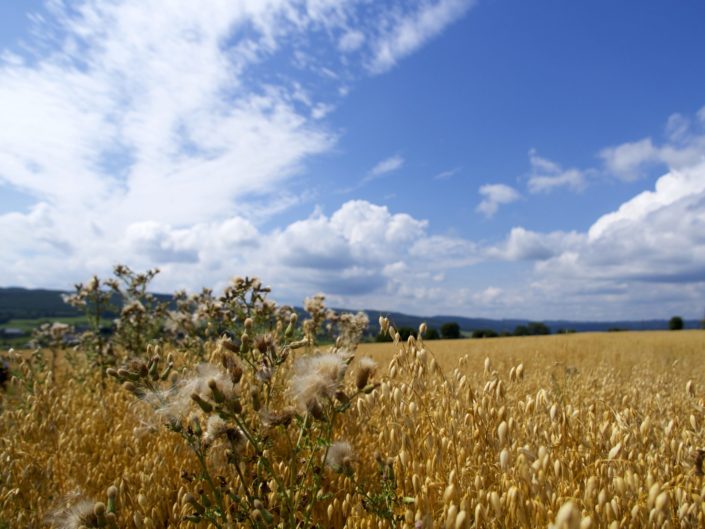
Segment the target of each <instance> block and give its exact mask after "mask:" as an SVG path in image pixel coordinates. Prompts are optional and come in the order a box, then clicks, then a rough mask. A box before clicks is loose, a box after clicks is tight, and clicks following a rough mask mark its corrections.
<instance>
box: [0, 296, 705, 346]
mask: <svg viewBox="0 0 705 529" xmlns="http://www.w3.org/2000/svg"><path fill="white" fill-rule="evenodd" d="M62 294H64V292H62V291H60V290H48V289H26V288H17V287H10V288H0V323H3V322H6V321H8V320H10V319H30V318H31V319H35V318H60V317H71V316H79V315H80V313H79V312H78V311H77V310H76V309H74V308H73V307H71V306H69V305H67V304H66V303H64V301H63V299H62V297H61V296H62ZM156 295H157V296H158V297H159V298H160V299H162V300H165V301H168V300H171V296H170V295H167V294H156ZM297 310H298V311H300V312H303V311H302V310H301V309H299V308H298V307H297ZM336 310H343V311H344V310H348V309H336ZM364 312H366V313H367V314H368V316H369V317H370V333H371V334H377V333H378V332H379V324H378V320H379V316H380V315H384V316H387V317H388V318H389V319H390V320H391V321H392V323H393V324H394V325H395V326H396V327H397V328H399V327H413V328H418V326H419V325H420V324H421V323H422V322H426V323H427V325H428V326H429V327H433V328H436V329H440V327H441V325H443V324H444V323H449V322H456V323H457V324H458V325H459V326H460V328H461V329H462V330H463V331H465V332H472V331H474V330H477V329H491V330H493V331H495V332H498V333H501V332H512V331H513V330H514V329H515V328H516V327H517V326H518V325H526V324H527V323H528V322H529V321H531V320H528V319H502V320H495V319H489V318H468V317H464V316H445V315H441V316H430V317H421V316H414V315H410V314H403V313H401V312H384V311H379V310H365V311H364ZM543 323H545V324H546V325H547V326H548V327H549V328H550V329H551V332H552V333H555V332H556V331H558V330H560V329H570V330H572V331H575V332H591V331H593V332H594V331H607V330H615V329H619V330H634V331H644V330H659V329H668V321H667V320H624V321H569V320H543ZM699 327H700V322H699V321H697V320H686V321H685V328H686V329H696V328H699Z"/></svg>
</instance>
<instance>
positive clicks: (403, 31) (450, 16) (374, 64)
mask: <svg viewBox="0 0 705 529" xmlns="http://www.w3.org/2000/svg"><path fill="white" fill-rule="evenodd" d="M474 4H475V2H474V0H439V1H437V2H426V3H423V4H421V5H420V6H419V8H418V9H417V10H415V11H414V12H413V13H411V14H404V15H401V16H399V14H398V13H396V12H394V11H390V12H389V14H388V16H387V17H386V20H385V21H384V24H383V26H388V27H390V28H391V29H390V30H389V31H384V34H383V36H382V37H381V38H379V39H378V40H377V41H376V42H375V43H374V45H373V46H372V49H373V56H372V59H371V61H370V62H369V64H368V68H369V69H370V71H371V72H373V73H382V72H385V71H387V70H389V69H390V68H392V67H394V65H395V64H397V62H398V61H399V60H401V59H403V58H404V57H406V56H407V55H409V54H410V53H412V52H414V51H415V50H416V49H417V48H419V47H421V46H422V45H423V44H425V43H426V42H427V41H428V40H429V39H432V38H433V37H435V36H436V35H438V34H439V33H440V32H441V31H443V29H445V28H446V26H448V25H449V24H451V23H452V22H453V21H455V20H457V19H458V18H460V17H461V16H462V15H463V14H465V12H466V11H467V10H468V9H470V8H471V7H472V6H473V5H474Z"/></svg>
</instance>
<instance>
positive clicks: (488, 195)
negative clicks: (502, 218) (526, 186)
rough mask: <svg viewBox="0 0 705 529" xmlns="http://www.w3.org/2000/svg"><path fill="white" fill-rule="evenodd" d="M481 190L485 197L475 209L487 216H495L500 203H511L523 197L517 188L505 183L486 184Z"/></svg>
mask: <svg viewBox="0 0 705 529" xmlns="http://www.w3.org/2000/svg"><path fill="white" fill-rule="evenodd" d="M479 192H480V195H482V196H483V199H482V201H481V202H480V204H478V206H477V208H475V209H476V211H477V212H479V213H482V214H483V215H485V216H486V217H487V218H490V217H493V216H494V214H495V213H497V210H498V209H499V206H500V205H503V204H511V203H512V202H516V201H517V200H519V199H520V198H521V195H520V194H519V192H518V191H517V190H516V189H514V188H513V187H510V186H508V185H505V184H485V185H483V186H482V187H480V191H479Z"/></svg>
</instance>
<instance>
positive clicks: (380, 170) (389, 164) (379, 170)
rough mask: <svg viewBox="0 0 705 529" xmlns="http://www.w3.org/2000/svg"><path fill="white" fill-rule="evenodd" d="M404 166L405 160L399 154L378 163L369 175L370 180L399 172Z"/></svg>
mask: <svg viewBox="0 0 705 529" xmlns="http://www.w3.org/2000/svg"><path fill="white" fill-rule="evenodd" d="M403 166H404V158H403V157H402V156H400V155H398V154H395V155H394V156H390V157H389V158H385V159H384V160H382V161H380V162H379V163H377V164H376V165H375V166H374V167H373V168H372V169H370V172H369V174H368V178H375V177H378V176H382V175H384V174H387V173H392V172H394V171H398V170H399V169H401V168H402V167H403Z"/></svg>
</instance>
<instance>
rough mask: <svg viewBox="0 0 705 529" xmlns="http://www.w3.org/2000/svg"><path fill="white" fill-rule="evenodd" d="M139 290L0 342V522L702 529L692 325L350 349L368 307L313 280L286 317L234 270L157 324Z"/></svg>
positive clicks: (94, 292)
mask: <svg viewBox="0 0 705 529" xmlns="http://www.w3.org/2000/svg"><path fill="white" fill-rule="evenodd" d="M139 277H140V276H135V277H133V278H132V279H131V282H130V283H129V286H130V288H132V287H134V286H135V285H134V284H135V283H138V284H139V281H135V280H134V279H135V278H137V279H139ZM238 281H239V282H238ZM145 283H146V282H145ZM101 285H103V283H101V282H100V281H99V280H97V279H96V280H95V282H94V281H89V282H88V284H87V285H85V286H83V285H79V288H78V291H77V294H76V298H75V299H73V300H71V301H72V302H74V303H76V304H77V305H80V304H81V303H83V304H84V306H85V307H86V308H87V309H88V310H87V312H88V313H89V314H90V313H91V311H92V308H95V306H99V305H100V303H102V302H105V301H106V299H107V298H105V297H104V298H100V297H99V296H100V295H102V294H104V293H106V292H108V291H107V290H106V291H102V290H101V288H102V287H101ZM108 287H110V288H112V286H111V285H110V284H109V283H108ZM116 288H117V287H116ZM134 292H136V293H135V294H134V297H133V299H132V300H131V301H130V303H126V304H125V305H124V307H123V310H122V312H121V317H120V321H119V322H118V324H117V329H116V332H115V334H114V335H113V338H111V339H110V341H108V339H107V338H105V337H103V336H102V335H101V334H100V333H93V334H90V333H89V334H87V335H85V336H82V338H81V342H80V345H79V346H78V347H73V348H66V347H63V346H62V344H63V343H64V342H62V341H61V340H59V338H60V337H61V336H62V335H63V334H64V333H66V332H68V329H66V328H62V327H54V328H46V329H44V335H43V336H44V338H43V339H44V341H43V342H42V343H43V344H44V345H43V348H42V349H38V350H37V351H36V352H34V353H33V352H31V351H24V352H16V353H11V354H9V355H7V358H6V359H5V360H6V361H7V362H8V363H9V366H10V370H11V372H12V380H11V381H10V382H9V383H8V384H7V386H6V388H5V390H4V391H3V392H2V393H1V398H2V400H1V401H0V406H1V408H2V411H1V413H2V414H1V415H0V458H1V461H2V465H0V527H8V528H9V527H23V528H24V527H27V528H40V527H55V528H61V529H74V528H76V529H77V528H79V527H86V528H93V527H109V528H116V527H119V528H133V527H134V528H137V529H142V528H146V529H154V528H166V527H181V528H203V529H205V528H235V527H252V528H266V527H281V528H309V527H320V528H342V527H347V528H370V529H372V528H392V527H400V528H401V527H409V528H412V527H413V528H422V527H425V528H431V527H435V528H454V529H461V528H471V527H477V528H481V527H482V528H497V529H499V528H504V527H525V528H531V527H557V528H566V529H573V528H578V527H581V528H588V527H605V528H615V529H616V528H638V527H660V528H665V527H671V528H675V527H703V526H705V503H704V502H703V498H704V495H705V487H704V483H703V472H702V463H703V454H705V452H701V451H700V448H701V447H702V446H703V444H705V443H703V426H704V425H705V414H704V411H705V408H704V407H703V406H704V405H705V401H704V400H703V396H704V395H705V371H703V369H702V354H703V345H704V344H705V340H704V338H705V333H703V332H702V331H681V332H642V333H606V334H573V335H563V336H549V337H525V338H501V339H487V340H456V341H433V342H428V343H424V341H423V339H422V338H420V339H418V340H414V339H413V338H412V339H410V341H408V342H400V341H399V340H398V335H397V334H396V331H395V330H394V328H393V325H392V324H390V322H388V321H386V320H382V321H381V325H382V328H383V329H384V330H385V331H386V332H388V333H389V334H390V335H392V336H396V338H397V340H395V342H394V343H387V344H361V345H359V346H358V345H357V342H358V340H359V338H360V336H361V332H362V329H363V328H364V325H365V324H366V323H367V322H366V318H365V317H364V315H360V314H358V315H347V314H335V313H333V312H332V311H329V310H327V309H325V307H324V304H323V299H322V298H320V297H316V298H312V299H309V300H307V303H306V309H307V311H308V314H309V317H308V318H307V319H305V320H304V321H300V320H299V318H298V317H297V315H296V313H294V312H293V311H292V310H291V309H290V308H287V307H276V306H275V305H274V304H272V303H270V302H268V301H267V300H266V295H267V293H268V290H267V289H266V288H264V287H262V285H261V284H260V283H259V282H257V280H248V279H245V280H236V281H234V283H233V285H232V287H231V289H230V290H229V291H226V294H225V296H223V298H220V300H215V298H212V296H211V297H210V298H208V296H206V294H205V293H204V294H201V295H199V296H201V297H200V298H199V297H195V296H193V297H187V296H184V297H183V298H182V302H183V303H182V304H181V305H180V306H179V309H178V310H177V312H178V311H181V313H180V314H181V316H183V318H181V319H179V318H180V316H179V314H178V313H174V314H168V315H167V316H168V318H169V319H170V321H172V325H171V331H170V332H172V334H171V335H170V337H169V338H168V339H167V338H166V337H165V336H166V335H164V333H165V332H166V331H165V326H157V325H154V323H155V320H154V318H157V317H165V314H166V313H164V314H162V313H161V312H160V311H159V310H156V309H155V306H153V305H150V301H149V298H139V296H138V295H137V294H139V292H138V291H137V290H134ZM144 292H145V291H144V290H142V295H146V294H144ZM101 300H102V301H101ZM209 300H210V301H209ZM92 313H93V314H97V315H98V317H99V311H97V310H93V311H92ZM187 314H188V315H189V316H188V317H186V315H187ZM219 318H220V319H219ZM218 322H220V323H223V322H227V324H228V329H226V330H225V331H224V330H223V329H220V328H215V327H217V324H218ZM324 330H325V331H326V332H329V333H331V334H332V335H333V337H334V338H335V341H334V344H333V345H330V346H323V345H318V344H317V337H319V336H320V335H321V332H323V331H324ZM150 333H151V334H150ZM155 344H156V345H155Z"/></svg>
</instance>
